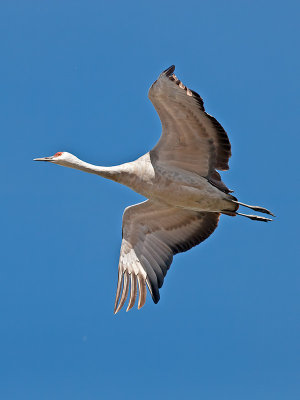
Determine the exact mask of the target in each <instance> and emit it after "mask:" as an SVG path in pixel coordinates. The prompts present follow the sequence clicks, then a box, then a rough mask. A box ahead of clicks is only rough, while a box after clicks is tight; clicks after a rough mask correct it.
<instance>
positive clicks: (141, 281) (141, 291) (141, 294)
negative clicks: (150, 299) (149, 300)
mask: <svg viewBox="0 0 300 400" xmlns="http://www.w3.org/2000/svg"><path fill="white" fill-rule="evenodd" d="M137 279H138V284H139V302H138V309H140V308H142V307H143V305H144V304H145V302H146V295H147V290H146V283H145V279H143V277H142V276H141V275H140V274H138V275H137Z"/></svg>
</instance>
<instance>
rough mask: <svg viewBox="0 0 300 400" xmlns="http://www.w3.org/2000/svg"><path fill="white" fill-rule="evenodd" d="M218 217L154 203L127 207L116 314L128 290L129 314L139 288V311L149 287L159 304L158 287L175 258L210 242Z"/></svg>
mask: <svg viewBox="0 0 300 400" xmlns="http://www.w3.org/2000/svg"><path fill="white" fill-rule="evenodd" d="M219 217H220V214H219V213H213V212H212V213H209V212H196V211H190V210H184V209H180V208H175V207H168V206H165V205H163V204H160V203H156V202H153V201H151V200H147V201H145V202H143V203H139V204H135V205H133V206H131V207H128V208H126V209H125V211H124V215H123V229H122V236H123V238H122V245H121V254H120V261H119V276H118V286H117V294H116V302H115V310H114V311H115V313H117V312H118V311H119V310H120V309H121V308H122V307H123V305H124V303H125V301H126V298H127V296H128V292H129V290H130V296H129V303H128V307H127V311H128V310H130V309H131V308H132V307H133V305H134V303H135V300H136V296H137V288H138V291H139V301H138V308H141V307H142V306H143V305H144V304H145V301H146V292H147V291H146V285H147V286H148V289H149V291H150V293H151V296H152V299H153V301H154V303H157V302H158V301H159V288H161V286H162V285H163V281H164V277H165V276H166V274H167V271H168V269H169V267H170V265H171V263H172V260H173V255H175V254H177V253H181V252H183V251H187V250H189V249H190V248H192V247H193V246H196V245H197V244H199V243H200V242H203V240H205V239H207V238H208V236H209V235H211V234H212V233H213V231H214V230H215V229H216V227H217V225H218V221H219ZM129 283H130V285H129ZM129 286H130V289H129Z"/></svg>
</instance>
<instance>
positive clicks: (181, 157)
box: [149, 65, 231, 191]
mask: <svg viewBox="0 0 300 400" xmlns="http://www.w3.org/2000/svg"><path fill="white" fill-rule="evenodd" d="M174 70H175V67H174V65H172V66H171V67H170V68H168V69H167V70H165V71H164V72H163V73H162V74H161V75H160V76H159V78H158V79H157V81H155V82H154V83H153V85H152V86H151V88H150V90H149V99H150V100H151V102H152V104H153V105H154V107H155V109H156V111H157V113H158V115H159V117H160V120H161V123H162V135H161V137H160V140H159V142H158V143H157V145H156V146H155V147H154V149H153V150H152V151H151V156H152V159H153V160H154V161H157V162H159V163H162V164H167V165H168V166H174V167H177V168H180V169H184V170H187V171H191V172H194V173H197V174H198V175H201V176H203V177H207V178H208V179H210V180H211V181H212V183H214V184H216V185H217V186H218V185H219V188H220V189H221V190H224V191H228V189H227V188H226V186H225V185H224V183H223V182H222V181H221V178H220V175H219V173H218V172H217V171H216V170H227V169H229V166H228V160H229V158H230V156H231V146H230V142H229V139H228V136H227V134H226V132H225V130H224V129H223V127H222V126H221V125H220V124H219V122H218V121H217V120H216V119H215V118H214V117H212V116H211V115H209V114H207V113H206V112H205V109H204V105H203V100H202V98H201V97H200V96H199V94H197V93H196V92H194V91H193V90H190V89H188V88H187V87H186V86H185V85H183V83H182V82H181V81H180V80H179V79H177V77H176V76H175V75H174V74H173V72H174Z"/></svg>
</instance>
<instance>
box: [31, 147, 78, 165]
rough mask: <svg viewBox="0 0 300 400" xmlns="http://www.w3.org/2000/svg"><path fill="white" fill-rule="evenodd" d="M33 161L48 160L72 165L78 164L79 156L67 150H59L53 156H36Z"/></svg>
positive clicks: (53, 162)
mask: <svg viewBox="0 0 300 400" xmlns="http://www.w3.org/2000/svg"><path fill="white" fill-rule="evenodd" d="M33 161H48V162H51V163H52V164H59V165H65V166H71V165H73V164H76V162H77V161H79V160H78V158H77V157H75V156H73V154H71V153H68V152H67V151H63V152H62V151H59V152H58V153H55V154H54V155H53V156H50V157H42V158H35V159H34V160H33Z"/></svg>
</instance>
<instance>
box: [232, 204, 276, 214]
mask: <svg viewBox="0 0 300 400" xmlns="http://www.w3.org/2000/svg"><path fill="white" fill-rule="evenodd" d="M232 201H233V202H234V203H236V204H239V205H240V206H244V207H247V208H251V209H252V210H254V211H257V212H261V213H264V214H269V215H272V216H273V217H275V215H274V214H272V213H271V211H269V210H267V209H266V208H264V207H260V206H250V205H249V204H244V203H241V202H239V201H237V200H232Z"/></svg>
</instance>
